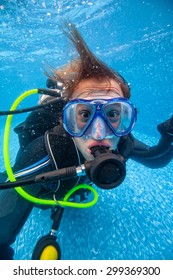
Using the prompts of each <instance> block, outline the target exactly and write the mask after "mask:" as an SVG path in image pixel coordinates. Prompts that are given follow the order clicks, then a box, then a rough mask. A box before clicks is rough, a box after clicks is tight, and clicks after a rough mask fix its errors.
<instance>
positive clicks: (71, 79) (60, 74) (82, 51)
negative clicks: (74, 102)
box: [47, 23, 130, 99]
mask: <svg viewBox="0 0 173 280" xmlns="http://www.w3.org/2000/svg"><path fill="white" fill-rule="evenodd" d="M63 32H64V34H65V35H66V37H67V38H68V39H69V40H70V41H71V42H72V44H73V45H74V47H75V49H76V51H77V53H78V57H77V58H76V59H74V60H72V61H71V62H70V63H68V64H67V65H65V66H63V67H62V68H60V69H53V68H52V69H51V71H50V74H47V75H48V76H49V78H50V79H51V80H52V81H57V82H58V81H60V82H62V84H63V87H64V88H65V93H66V94H65V95H66V98H67V99H69V98H70V97H71V96H72V94H73V92H74V90H75V88H76V87H77V85H78V84H79V83H80V82H81V81H82V80H86V79H89V78H95V79H97V80H98V81H101V80H106V79H107V80H108V82H109V80H110V79H113V80H115V81H116V82H117V83H118V84H119V86H120V88H121V90H122V92H123V94H124V97H126V98H130V88H129V85H128V83H127V82H126V81H125V79H124V78H123V77H122V76H121V75H120V74H119V73H118V72H117V71H115V70H112V69H111V68H109V67H108V66H107V65H106V64H105V63H104V62H102V61H101V60H100V59H98V58H97V57H96V56H95V55H94V54H93V52H91V50H90V49H89V47H88V46H87V44H86V43H85V41H84V39H83V38H82V36H81V34H80V33H79V31H78V30H77V28H76V27H75V25H74V24H72V23H68V24H65V25H64V27H63Z"/></svg>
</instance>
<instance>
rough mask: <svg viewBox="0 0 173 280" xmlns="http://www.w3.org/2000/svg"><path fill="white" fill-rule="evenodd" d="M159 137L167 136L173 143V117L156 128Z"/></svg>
mask: <svg viewBox="0 0 173 280" xmlns="http://www.w3.org/2000/svg"><path fill="white" fill-rule="evenodd" d="M157 129H158V131H159V132H160V134H161V136H162V137H164V136H168V137H170V139H171V140H172V142H173V116H172V117H171V118H170V119H168V120H166V121H165V122H163V123H160V124H159V125H158V126H157Z"/></svg>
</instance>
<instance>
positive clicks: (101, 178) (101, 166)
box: [88, 146, 126, 189]
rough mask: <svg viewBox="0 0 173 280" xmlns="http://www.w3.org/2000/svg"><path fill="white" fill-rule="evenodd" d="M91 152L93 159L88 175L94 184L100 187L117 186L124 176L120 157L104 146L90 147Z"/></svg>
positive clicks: (122, 161)
mask: <svg viewBox="0 0 173 280" xmlns="http://www.w3.org/2000/svg"><path fill="white" fill-rule="evenodd" d="M91 153H92V154H93V156H94V157H95V159H94V160H93V161H92V164H91V166H90V170H89V174H88V176H89V177H90V179H91V180H92V181H93V182H94V184H95V185H96V186H98V187H100V188H102V189H113V188H116V187H117V186H119V185H120V184H121V183H122V182H123V180H124V179H125V176H126V168H125V163H124V160H123V159H122V157H120V156H119V155H116V154H114V153H113V152H112V151H111V150H109V148H108V147H104V146H95V147H93V148H91Z"/></svg>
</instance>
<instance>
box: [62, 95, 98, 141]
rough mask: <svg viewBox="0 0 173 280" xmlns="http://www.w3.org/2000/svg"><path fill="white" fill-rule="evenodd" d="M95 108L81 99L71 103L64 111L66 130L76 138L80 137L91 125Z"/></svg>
mask: <svg viewBox="0 0 173 280" xmlns="http://www.w3.org/2000/svg"><path fill="white" fill-rule="evenodd" d="M94 113H95V107H94V106H93V105H91V104H89V103H88V102H84V101H82V100H80V99H78V100H72V101H70V102H69V103H68V104H67V105H66V106H65V108H64V111H63V125H64V128H65V130H66V131H67V132H68V133H69V134H71V135H72V136H74V137H80V136H82V135H83V133H84V131H85V130H86V129H87V128H88V126H89V125H90V123H91V121H92V119H93V116H94Z"/></svg>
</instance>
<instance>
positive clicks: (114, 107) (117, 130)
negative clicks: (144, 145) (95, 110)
mask: <svg viewBox="0 0 173 280" xmlns="http://www.w3.org/2000/svg"><path fill="white" fill-rule="evenodd" d="M102 114H103V115H104V118H105V120H106V123H107V124H108V125H109V127H110V128H111V130H112V131H113V133H114V134H115V135H116V136H124V135H126V134H128V133H129V132H130V131H131V130H132V128H133V126H134V124H135V121H136V110H135V107H134V106H133V105H132V104H131V103H130V102H128V101H127V100H117V102H116V101H112V102H109V103H107V104H105V105H103V107H102Z"/></svg>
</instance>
